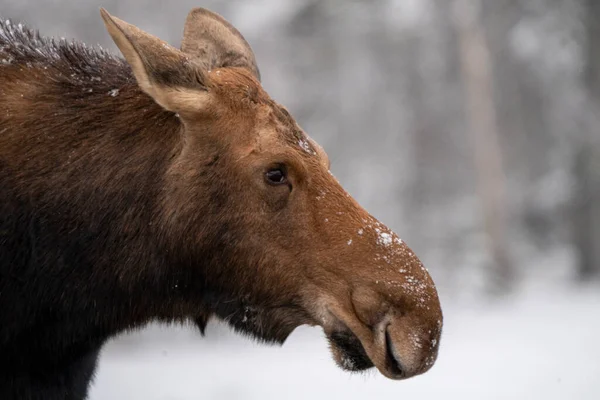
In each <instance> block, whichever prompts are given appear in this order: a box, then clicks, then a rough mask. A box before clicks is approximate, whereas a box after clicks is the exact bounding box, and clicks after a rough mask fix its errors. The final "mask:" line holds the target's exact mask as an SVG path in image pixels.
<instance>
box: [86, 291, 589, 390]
mask: <svg viewBox="0 0 600 400" xmlns="http://www.w3.org/2000/svg"><path fill="white" fill-rule="evenodd" d="M443 304H444V302H443ZM444 312H445V321H444V322H445V325H444V334H443V336H442V343H441V350H440V356H439V359H438V362H437V364H436V365H435V366H434V367H433V369H432V370H431V371H430V372H428V373H426V374H425V375H422V376H420V377H417V378H413V379H410V380H407V381H403V382H395V381H390V380H387V379H385V378H383V377H382V376H380V375H378V373H376V372H369V373H366V374H359V375H352V374H349V373H346V372H344V371H341V370H339V369H338V368H337V367H336V366H335V365H334V362H333V360H332V359H331V357H330V355H329V351H328V349H327V344H326V342H325V339H324V337H323V334H322V333H321V331H320V330H319V329H317V328H300V329H298V330H297V331H296V332H295V333H294V334H292V336H291V337H290V338H289V339H288V341H287V342H286V344H285V345H284V346H283V347H267V346H263V345H258V344H255V343H254V342H252V341H250V340H248V339H245V338H242V337H239V336H237V335H235V334H233V333H230V332H229V331H228V330H227V329H225V328H224V327H223V326H219V325H215V324H213V326H212V327H211V328H210V329H209V331H208V333H207V338H205V339H202V338H201V337H199V335H198V334H196V333H195V332H193V331H192V330H189V329H183V328H179V329H176V328H172V327H171V328H167V327H158V326H152V327H150V328H148V329H146V330H144V331H142V332H140V333H137V334H134V335H127V336H122V337H120V338H119V339H117V340H115V341H113V342H111V343H110V344H108V345H107V346H106V348H105V351H104V353H103V357H102V358H101V362H100V368H99V370H98V372H97V375H96V380H95V384H94V386H93V389H92V392H91V397H90V398H91V400H118V399H127V400H138V399H140V400H142V399H143V400H192V399H194V400H196V399H224V400H227V399H260V400H265V399H307V398H310V399H321V398H323V399H332V398H333V399H338V398H341V399H345V400H351V399H361V400H364V399H365V398H369V399H370V398H390V399H391V398H401V399H436V400H438V399H440V398H444V399H460V400H469V399H473V400H481V399H511V400H514V399H527V400H530V399H543V400H552V399H557V400H558V399H560V400H563V399H578V400H586V399H590V400H592V399H593V400H596V399H599V398H600V341H599V340H600V288H599V287H598V286H595V287H594V286H591V287H587V288H581V287H579V288H571V289H565V288H561V289H557V288H554V287H545V288H536V289H535V290H524V291H523V292H522V294H520V295H518V296H513V297H511V298H510V299H507V300H506V301H502V302H496V303H493V302H479V304H470V305H465V304H460V305H458V304H450V302H446V306H445V308H444Z"/></svg>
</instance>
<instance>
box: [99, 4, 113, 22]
mask: <svg viewBox="0 0 600 400" xmlns="http://www.w3.org/2000/svg"><path fill="white" fill-rule="evenodd" d="M100 16H101V17H102V19H103V20H104V22H108V21H111V20H112V15H110V14H109V13H108V11H106V8H104V7H100Z"/></svg>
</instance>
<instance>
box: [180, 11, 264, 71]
mask: <svg viewBox="0 0 600 400" xmlns="http://www.w3.org/2000/svg"><path fill="white" fill-rule="evenodd" d="M181 51H183V52H184V53H185V54H186V55H188V56H189V57H191V58H193V59H194V60H195V61H196V62H197V63H198V64H200V65H202V66H203V67H204V68H205V69H206V70H211V69H215V68H225V67H241V68H246V69H247V70H249V71H250V72H251V73H252V74H253V75H254V77H255V78H256V79H257V80H259V81H260V71H259V70H258V66H257V65H256V59H255V57H254V52H253V51H252V49H251V48H250V45H249V44H248V42H246V39H244V37H243V36H242V34H241V33H240V32H239V31H238V30H237V29H235V28H234V27H233V25H231V24H230V23H229V22H227V21H226V20H225V19H224V18H223V17H221V16H220V15H218V14H215V13H213V12H211V11H208V10H206V9H204V8H194V9H193V10H192V11H190V13H189V14H188V17H187V19H186V21H185V28H184V30H183V41H182V42H181Z"/></svg>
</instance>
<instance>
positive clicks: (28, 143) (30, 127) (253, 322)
mask: <svg viewBox="0 0 600 400" xmlns="http://www.w3.org/2000/svg"><path fill="white" fill-rule="evenodd" d="M202 15H204V14H202ZM203 18H204V17H203ZM109 21H110V20H109ZM228 29H229V28H228ZM132 32H133V31H132ZM136 32H137V31H136ZM136 32H134V33H135V34H137V33H136ZM140 32H141V31H140ZM236 32H237V31H236ZM238 34H239V33H238ZM140 35H143V32H142V33H140ZM140 38H141V39H140ZM132 40H134V41H133V43H134V44H136V43H137V45H138V46H139V47H138V48H136V49H137V50H138V51H140V52H141V54H144V55H145V56H146V58H144V63H145V64H144V65H145V68H146V71H149V74H150V79H151V83H152V84H153V85H158V87H159V89H157V90H159V91H161V90H167V91H168V90H171V91H172V90H175V91H177V90H183V91H188V92H186V93H187V94H186V96H188V97H185V99H186V100H185V101H183V100H181V101H180V100H179V99H177V98H176V102H175V103H173V104H176V105H175V106H174V108H177V107H180V105H181V104H183V106H181V107H182V111H181V115H178V114H176V113H175V112H174V111H167V110H165V109H164V108H163V107H161V106H160V105H159V104H157V102H158V103H161V101H162V99H164V98H165V97H160V98H159V99H158V100H157V99H153V98H152V97H151V96H150V95H148V94H146V93H145V92H144V91H143V90H142V89H140V86H138V82H137V81H136V77H134V75H133V74H132V70H131V68H130V66H129V64H127V63H126V62H124V61H123V60H122V59H120V58H116V57H114V56H111V55H109V54H107V53H105V52H103V51H98V50H95V49H90V48H88V47H85V46H84V45H82V44H77V43H69V42H65V41H60V42H55V41H52V40H48V39H43V38H40V37H39V36H38V35H37V34H35V33H33V32H31V31H29V30H27V29H25V28H21V27H14V26H12V25H10V24H9V23H8V22H6V21H4V22H0V62H2V60H5V61H4V63H3V64H0V354H2V356H1V357H0V398H2V399H13V398H15V399H16V398H19V399H44V400H47V399H49V400H55V399H83V398H85V396H86V393H87V387H88V383H89V380H90V379H91V376H92V373H93V370H94V368H95V363H96V358H97V354H98V351H99V349H100V348H101V346H102V344H103V343H104V342H105V341H106V340H107V339H108V338H110V337H111V336H113V335H116V334H118V333H119V332H122V331H124V330H126V329H130V328H135V327H140V326H143V325H144V324H146V323H148V322H150V321H152V320H157V319H158V320H163V321H169V322H172V321H185V320H188V319H191V320H194V321H195V322H196V323H197V324H198V326H199V327H200V329H202V330H203V329H204V326H205V325H206V323H207V321H208V319H209V318H210V317H211V316H212V315H216V316H217V317H219V318H221V319H224V320H226V321H228V322H229V323H230V324H231V326H232V327H233V328H234V329H236V330H238V331H241V332H245V333H248V334H251V335H252V336H254V337H256V338H258V339H260V340H264V341H268V342H279V343H281V342H283V341H284V340H285V338H286V337H287V336H288V335H289V334H290V333H291V332H292V330H293V329H294V328H295V327H297V326H298V325H301V324H318V325H322V326H323V327H324V329H325V331H326V333H327V334H328V336H329V337H330V338H331V340H332V345H333V351H334V355H335V357H336V359H337V360H338V362H340V363H343V364H344V367H346V368H349V369H355V370H359V369H364V368H367V367H370V366H373V364H375V365H377V367H378V368H379V369H380V370H381V371H382V372H383V373H385V374H386V375H388V376H390V377H394V378H399V377H407V376H410V375H413V374H416V373H421V372H424V371H425V370H427V369H428V368H429V367H430V366H431V364H432V363H433V360H435V354H436V353H437V346H438V344H437V343H438V340H439V335H440V333H441V311H440V308H439V302H438V300H437V293H436V292H435V288H434V287H433V284H432V282H431V280H430V278H429V276H428V275H427V273H426V272H424V269H423V268H422V266H421V264H420V262H419V261H418V259H417V258H416V257H415V256H414V255H413V254H412V252H410V249H408V247H406V246H405V245H404V244H403V243H402V242H401V241H399V240H398V239H397V238H396V237H395V236H392V235H393V234H392V233H391V232H390V233H389V235H390V237H394V238H395V239H394V244H393V246H391V247H390V246H388V245H386V246H384V247H383V248H379V249H378V247H377V242H378V241H381V236H378V235H380V234H381V232H382V231H383V232H384V234H386V233H385V232H389V231H388V230H387V228H385V227H384V226H383V225H381V224H380V223H379V222H378V221H376V220H375V219H374V218H372V217H371V216H370V215H369V214H368V213H367V212H366V211H364V210H363V209H362V208H361V207H360V206H359V205H358V204H357V203H356V202H355V201H354V200H353V199H351V198H350V197H349V196H348V195H347V193H346V192H345V191H344V190H343V189H342V187H341V186H340V185H339V183H338V182H337V181H336V180H335V178H333V176H331V175H330V174H329V172H328V168H329V162H328V160H327V157H326V155H325V153H324V152H323V150H322V149H321V148H320V147H318V145H316V143H314V142H313V141H311V140H310V139H309V138H308V137H307V136H306V135H305V134H304V132H302V130H301V129H300V127H299V126H298V125H297V124H296V123H295V121H294V120H293V118H292V117H291V116H290V115H289V113H288V112H287V111H286V110H285V109H284V108H283V107H281V106H280V105H278V104H277V103H276V102H274V101H273V100H272V99H270V97H269V96H268V94H267V93H265V92H264V90H263V89H262V87H261V86H260V83H259V82H258V80H257V74H258V72H257V71H258V68H255V67H252V68H250V67H248V68H244V65H243V62H242V61H239V62H236V63H237V64H239V63H242V65H237V64H236V67H231V66H229V67H228V66H224V67H223V68H220V67H219V66H216V68H214V69H211V70H206V69H202V68H201V66H202V65H206V63H197V62H195V61H194V60H192V59H188V58H187V57H186V56H183V55H181V53H177V52H176V51H175V50H173V51H171V50H164V52H165V53H164V54H163V50H161V48H162V46H161V45H160V43H158V42H154V41H153V40H154V39H152V38H149V37H146V36H139V37H137V36H135V37H133V39H132ZM135 40H141V41H143V40H146V42H143V43H142V42H141V41H140V42H136V41H135ZM139 43H142V44H139ZM144 43H146V44H144ZM244 43H245V42H244ZM167 52H168V53H167ZM244 54H245V55H244V57H237V58H236V59H237V60H247V59H249V58H252V59H253V55H252V57H250V56H248V55H247V54H246V53H244ZM248 54H251V53H248ZM228 57H229V56H228ZM225 58H227V57H225ZM230 58H231V57H229V59H230ZM153 90H154V89H153ZM189 91H192V92H189ZM194 91H195V92H194ZM200 92H203V93H200ZM160 93H162V92H160ZM160 93H159V94H160ZM169 93H170V94H168V95H169V96H171V95H172V93H176V92H169ZM190 93H191V94H190ZM194 93H197V94H194ZM184 94H185V93H184ZM160 95H161V96H162V94H160ZM157 96H158V95H157ZM190 96H191V97H190ZM194 96H198V97H197V101H196V100H193V99H195V97H194ZM206 96H210V97H209V98H208V100H207V97H206ZM175 97H176V96H175ZM190 99H192V100H190ZM155 100H156V101H155ZM171 100H172V99H171V98H169V101H171ZM161 104H162V103H161ZM168 104H171V103H168ZM163 105H164V104H163ZM299 142H300V144H301V145H299ZM273 166H282V168H283V167H285V169H286V171H287V172H288V174H289V182H287V184H285V185H281V186H276V187H275V186H268V185H267V184H265V182H264V173H265V171H266V170H268V169H269V168H271V167H273ZM363 228H364V230H365V232H364V235H363V233H359V234H358V236H357V233H356V232H357V231H362V230H363ZM349 238H353V240H354V244H353V245H352V246H350V244H348V243H347V242H348V240H349ZM384 238H387V236H385V237H384ZM390 240H391V239H390ZM377 257H379V258H377ZM381 257H383V259H382V258H381ZM382 260H385V262H384V261H382ZM386 263H387V264H386ZM398 267H402V268H407V269H409V270H410V271H411V272H412V273H413V275H414V276H416V277H419V280H420V281H422V282H423V284H422V285H423V286H422V287H421V289H420V290H422V291H423V293H422V295H416V294H415V293H414V291H415V290H416V289H415V288H412V287H411V286H410V285H409V286H406V288H407V289H406V290H403V289H401V288H400V286H401V285H402V284H403V283H404V284H408V283H410V282H412V281H411V280H408V281H406V276H404V277H403V276H400V275H398V272H397V270H398ZM390 279H392V280H393V282H395V283H396V284H397V286H396V289H394V287H392V286H393V285H392V286H390V284H391V283H392V281H391V280H390ZM380 280H381V282H382V283H381V284H380V283H379V282H380ZM385 282H388V283H385ZM407 282H408V283H407ZM411 291H412V292H411ZM396 310H398V311H396ZM397 319H402V321H404V322H403V323H400V324H396V322H394V321H396V320H397ZM386 321H387V322H386ZM413 327H414V329H413ZM409 328H410V329H413V330H410V331H408V330H407V329H409ZM382 329H383V330H382ZM384 333H385V334H384ZM382 335H383V336H382ZM388 335H392V336H393V339H394V348H393V349H392V348H391V347H390V346H392V345H391V344H390V343H389V341H390V340H391V339H390V337H388ZM415 335H416V336H415ZM413 336H414V337H418V340H419V343H422V344H423V346H425V347H426V348H423V349H422V350H417V349H416V347H415V348H412V347H410V346H409V347H410V348H409V347H406V348H405V346H408V344H405V343H404V342H402V340H405V341H407V340H408V338H409V337H411V338H412V337H413ZM402 338H406V339H402ZM361 343H362V345H361ZM386 343H387V344H386ZM427 346H429V347H430V348H431V349H429V347H427ZM419 349H421V347H420V345H419ZM394 351H396V352H397V353H401V354H403V357H406V358H404V359H403V360H405V361H403V362H405V363H406V365H405V367H406V370H405V371H402V370H398V367H397V365H396V363H397V362H399V361H394V358H395V359H396V360H397V359H398V357H399V356H398V355H397V354H396V353H394ZM390 357H391V359H390ZM343 360H351V361H352V360H353V363H347V362H344V361H343ZM390 363H392V364H393V365H392V366H391V364H390ZM346 364H347V365H346ZM350 364H352V365H350ZM394 368H395V369H394Z"/></svg>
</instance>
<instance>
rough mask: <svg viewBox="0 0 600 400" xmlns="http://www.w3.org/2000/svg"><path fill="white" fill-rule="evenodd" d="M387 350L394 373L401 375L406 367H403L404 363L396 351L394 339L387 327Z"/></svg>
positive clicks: (389, 363)
mask: <svg viewBox="0 0 600 400" xmlns="http://www.w3.org/2000/svg"><path fill="white" fill-rule="evenodd" d="M385 352H386V359H387V360H386V362H387V364H388V366H389V368H390V370H391V372H392V373H393V374H394V375H397V376H399V377H401V376H403V375H404V369H403V368H402V363H401V362H400V360H399V359H398V357H397V355H396V354H395V351H394V345H393V343H392V339H391V337H390V332H389V330H388V329H387V328H386V330H385Z"/></svg>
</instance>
